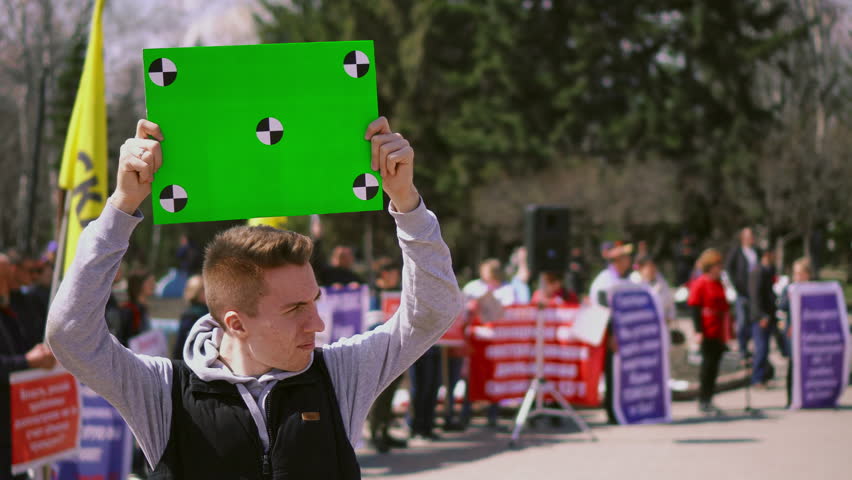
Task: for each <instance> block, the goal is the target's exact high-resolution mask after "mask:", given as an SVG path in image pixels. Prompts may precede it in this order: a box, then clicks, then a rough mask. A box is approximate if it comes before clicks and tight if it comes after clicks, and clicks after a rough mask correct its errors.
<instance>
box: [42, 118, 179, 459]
mask: <svg viewBox="0 0 852 480" xmlns="http://www.w3.org/2000/svg"><path fill="white" fill-rule="evenodd" d="M148 134H154V135H157V136H158V138H160V139H162V137H161V136H160V135H159V127H157V126H156V125H154V124H152V123H150V122H144V121H140V124H139V127H138V129H137V138H136V139H133V140H128V142H126V143H125V145H124V146H122V148H121V151H122V155H121V159H120V160H119V168H118V170H119V173H118V187H117V189H116V192H115V193H114V194H113V196H112V197H111V198H110V199H109V201H108V202H107V204H106V206H105V207H104V211H103V212H102V213H101V216H100V217H99V218H98V219H96V220H95V221H93V222H92V223H90V224H89V225H88V226H87V227H86V229H85V230H84V231H83V233H82V234H81V235H80V239H79V241H78V243H77V245H78V247H77V252H76V254H75V256H74V262H73V264H72V266H71V268H70V269H69V271H68V272H67V274H66V276H65V278H64V280H63V281H62V284H61V285H60V287H59V290H58V292H57V294H56V298H55V299H54V301H53V304H52V306H51V308H50V313H49V314H48V319H47V332H46V333H47V341H48V343H49V345H50V347H51V349H52V350H53V352H54V354H55V355H56V358H57V359H58V360H59V362H60V363H61V364H62V365H63V366H64V367H65V368H66V369H68V371H69V372H71V373H72V374H74V376H76V377H77V378H78V379H79V380H80V381H81V382H83V383H84V384H86V385H87V386H89V387H90V388H91V389H92V390H94V391H95V392H97V393H98V394H99V395H101V396H103V397H104V398H105V399H106V400H107V401H109V402H110V403H111V404H112V405H113V406H115V407H116V409H118V411H119V412H120V413H121V415H122V417H124V419H125V420H126V421H127V424H128V425H129V426H130V428H131V429H132V430H133V433H134V435H135V436H136V438H137V440H138V441H139V444H140V445H141V447H142V450H143V451H144V452H145V455H146V457H147V458H148V461H149V463H150V464H152V465H156V464H157V463H158V462H159V458H160V456H161V455H162V452H163V451H164V450H165V446H166V442H167V441H168V436H169V425H170V421H171V411H172V405H171V396H170V392H171V380H172V368H171V363H170V361H169V360H168V359H165V358H155V357H148V356H144V355H136V354H134V353H133V352H131V351H130V350H128V349H126V348H124V347H123V346H121V344H119V343H118V341H117V340H116V339H115V337H113V336H112V335H111V334H110V333H109V331H108V329H107V324H106V320H105V318H104V312H105V307H106V303H107V300H108V299H109V295H110V290H111V288H112V282H113V279H114V278H115V275H116V272H117V271H118V266H119V263H120V262H121V259H122V257H123V256H124V253H125V251H126V250H127V246H128V241H129V239H130V234H131V233H132V232H133V229H134V228H135V227H136V225H137V224H138V223H139V222H140V221H141V220H142V216H141V213H139V212H138V210H137V207H138V206H139V205H140V204H141V203H142V201H143V200H144V199H145V197H147V196H148V193H150V191H151V184H150V182H151V180H153V172H155V171H156V168H154V167H155V166H156V167H159V162H160V160H159V144H158V143H157V142H155V141H153V140H146V138H147V135H148Z"/></svg>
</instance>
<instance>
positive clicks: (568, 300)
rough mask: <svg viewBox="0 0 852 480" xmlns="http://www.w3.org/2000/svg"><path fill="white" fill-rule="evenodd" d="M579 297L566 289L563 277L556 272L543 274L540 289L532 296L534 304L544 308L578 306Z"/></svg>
mask: <svg viewBox="0 0 852 480" xmlns="http://www.w3.org/2000/svg"><path fill="white" fill-rule="evenodd" d="M578 303H579V301H578V299H577V295H576V294H574V292H570V291H568V290H566V289H565V285H564V284H563V282H562V276H561V275H559V274H558V273H555V272H542V273H541V276H540V281H539V287H538V288H537V289H536V291H535V293H533V296H532V304H533V305H540V306H543V307H558V306H560V305H566V304H578Z"/></svg>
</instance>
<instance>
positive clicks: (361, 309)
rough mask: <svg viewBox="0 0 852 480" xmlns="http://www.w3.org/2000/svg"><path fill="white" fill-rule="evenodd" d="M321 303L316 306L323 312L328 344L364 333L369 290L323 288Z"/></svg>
mask: <svg viewBox="0 0 852 480" xmlns="http://www.w3.org/2000/svg"><path fill="white" fill-rule="evenodd" d="M321 302H322V303H323V305H322V306H321V307H319V306H318V309H319V310H320V311H321V312H325V317H324V318H323V321H325V322H326V326H325V328H326V331H327V332H328V334H329V337H328V339H327V340H326V341H327V342H328V343H334V342H336V341H338V340H340V339H341V338H347V337H351V336H353V335H357V334H359V333H361V332H363V331H364V327H365V326H364V317H365V315H366V312H367V309H368V308H369V306H370V305H369V289H368V288H367V286H366V285H362V286H357V287H349V286H347V287H342V288H334V287H326V288H323V295H322V299H321ZM329 319H330V321H329Z"/></svg>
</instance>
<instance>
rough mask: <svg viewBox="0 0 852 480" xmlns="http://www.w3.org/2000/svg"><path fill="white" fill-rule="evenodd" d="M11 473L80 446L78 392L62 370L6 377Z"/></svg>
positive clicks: (53, 458) (50, 459) (71, 451)
mask: <svg viewBox="0 0 852 480" xmlns="http://www.w3.org/2000/svg"><path fill="white" fill-rule="evenodd" d="M9 384H10V412H9V413H10V424H11V427H12V428H11V440H12V473H13V474H18V473H22V472H25V471H27V470H28V469H31V468H36V467H39V466H42V465H45V464H48V463H51V462H54V461H56V460H60V459H63V458H68V457H69V456H72V455H74V454H75V453H76V451H77V449H78V448H79V445H80V441H79V433H80V392H79V389H78V386H77V380H75V379H74V377H73V376H72V375H71V374H70V373H68V372H66V371H65V370H62V369H56V370H50V371H48V370H25V371H22V372H15V373H13V374H11V375H10V376H9Z"/></svg>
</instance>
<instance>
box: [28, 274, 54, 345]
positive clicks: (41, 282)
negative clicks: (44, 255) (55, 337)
mask: <svg viewBox="0 0 852 480" xmlns="http://www.w3.org/2000/svg"><path fill="white" fill-rule="evenodd" d="M33 274H34V275H35V277H34V278H33V284H32V287H31V288H30V294H31V295H32V296H33V297H35V299H36V300H37V302H38V304H39V307H40V308H42V309H43V310H44V312H45V321H47V309H48V307H49V306H50V286H51V285H52V284H53V264H52V263H51V262H50V261H48V260H41V261H39V262H37V263H36V266H35V268H34V270H33ZM43 333H44V332H42V336H43Z"/></svg>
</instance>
